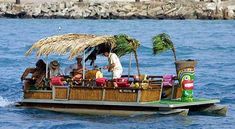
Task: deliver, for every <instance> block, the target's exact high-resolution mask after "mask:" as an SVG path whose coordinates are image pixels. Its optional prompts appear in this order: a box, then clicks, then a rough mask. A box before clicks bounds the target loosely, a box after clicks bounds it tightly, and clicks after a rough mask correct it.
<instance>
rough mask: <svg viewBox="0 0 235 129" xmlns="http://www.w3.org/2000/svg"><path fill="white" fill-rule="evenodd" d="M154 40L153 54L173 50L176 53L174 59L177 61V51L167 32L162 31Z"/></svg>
mask: <svg viewBox="0 0 235 129" xmlns="http://www.w3.org/2000/svg"><path fill="white" fill-rule="evenodd" d="M152 41H153V54H154V55H156V54H160V53H162V52H165V51H167V50H172V52H173V54H174V60H175V61H176V60H177V59H176V51H175V47H174V44H173V42H172V41H171V38H170V36H169V35H168V34H166V33H161V34H158V35H156V36H154V37H153V38H152Z"/></svg>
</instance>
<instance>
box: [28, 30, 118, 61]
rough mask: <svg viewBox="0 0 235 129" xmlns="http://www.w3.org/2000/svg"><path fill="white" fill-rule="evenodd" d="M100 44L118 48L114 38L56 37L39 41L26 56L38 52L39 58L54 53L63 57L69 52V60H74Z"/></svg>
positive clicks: (71, 35)
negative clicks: (78, 55) (79, 54)
mask: <svg viewBox="0 0 235 129" xmlns="http://www.w3.org/2000/svg"><path fill="white" fill-rule="evenodd" d="M100 44H107V45H109V46H110V47H111V49H112V48H114V47H115V46H116V44H115V38H114V36H107V35H105V36H95V35H88V34H64V35H56V36H51V37H47V38H44V39H41V40H39V41H37V42H36V43H34V44H33V46H32V47H31V48H30V49H29V50H28V51H27V52H26V55H30V54H31V53H32V52H33V51H36V55H37V56H42V55H49V54H52V53H55V54H59V55H61V54H66V53H67V52H69V53H70V55H69V58H70V59H72V58H73V57H75V56H76V55H77V54H78V53H81V52H83V51H84V50H85V49H87V48H89V47H95V46H98V45H100Z"/></svg>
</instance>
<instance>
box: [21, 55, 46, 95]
mask: <svg viewBox="0 0 235 129" xmlns="http://www.w3.org/2000/svg"><path fill="white" fill-rule="evenodd" d="M29 73H31V74H32V76H31V78H26V77H27V76H28V74H29ZM45 76H46V63H45V62H44V61H43V60H42V59H40V60H38V61H37V63H36V68H27V69H26V70H25V71H24V73H23V74H22V76H21V81H23V80H25V82H24V91H26V90H29V89H30V86H35V87H37V88H38V87H42V86H43V85H44V81H43V79H44V78H45Z"/></svg>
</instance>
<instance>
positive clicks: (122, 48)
mask: <svg viewBox="0 0 235 129" xmlns="http://www.w3.org/2000/svg"><path fill="white" fill-rule="evenodd" d="M114 38H115V40H116V47H115V48H114V49H113V50H112V51H113V52H114V53H116V54H117V56H119V57H121V56H124V55H126V54H129V53H131V52H134V51H137V48H138V47H139V46H140V43H139V41H137V40H136V39H133V38H131V37H129V36H127V35H126V34H119V35H115V36H114Z"/></svg>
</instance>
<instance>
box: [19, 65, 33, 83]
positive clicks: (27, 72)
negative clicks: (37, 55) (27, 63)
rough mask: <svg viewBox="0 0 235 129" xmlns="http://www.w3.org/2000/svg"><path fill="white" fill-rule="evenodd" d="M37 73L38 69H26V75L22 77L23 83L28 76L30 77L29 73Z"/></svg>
mask: <svg viewBox="0 0 235 129" xmlns="http://www.w3.org/2000/svg"><path fill="white" fill-rule="evenodd" d="M35 71H36V68H27V69H25V71H24V73H23V74H22V76H21V81H23V80H24V79H25V77H26V76H28V74H29V73H34V72H35Z"/></svg>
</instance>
